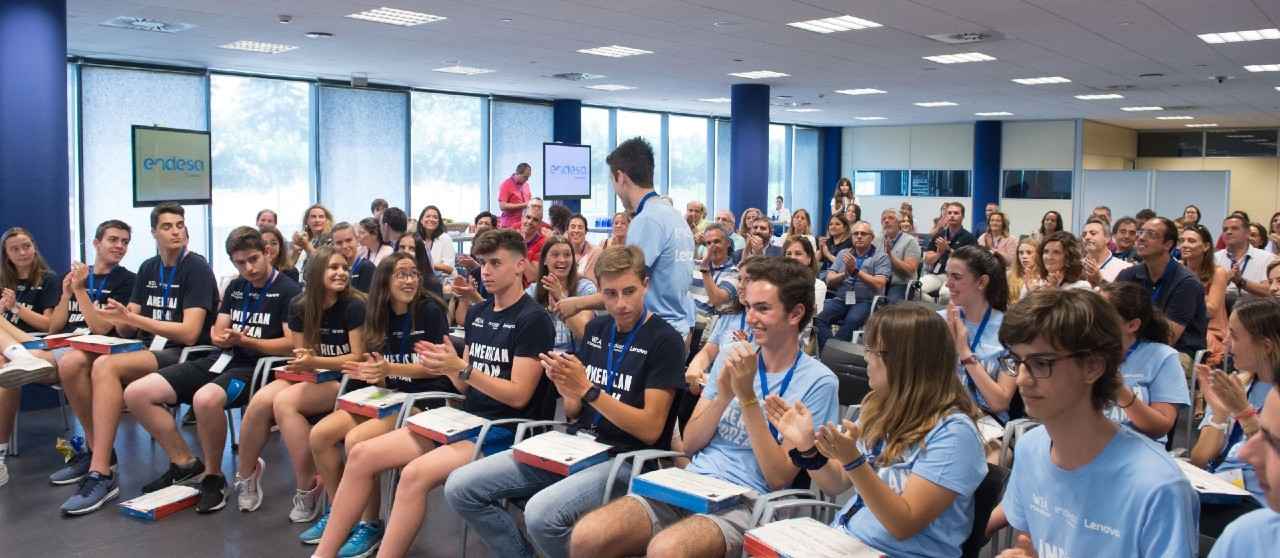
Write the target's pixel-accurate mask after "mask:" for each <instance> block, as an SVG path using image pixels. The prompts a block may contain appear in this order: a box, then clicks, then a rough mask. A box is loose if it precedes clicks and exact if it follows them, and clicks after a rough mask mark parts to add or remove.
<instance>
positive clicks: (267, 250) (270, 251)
mask: <svg viewBox="0 0 1280 558" xmlns="http://www.w3.org/2000/svg"><path fill="white" fill-rule="evenodd" d="M258 232H259V233H261V234H262V245H263V251H262V253H263V255H264V256H266V257H267V260H268V261H270V262H271V267H274V268H275V269H277V270H279V271H280V273H282V274H284V275H285V276H286V277H288V278H290V279H293V280H294V282H298V278H299V277H300V276H299V275H298V268H297V267H296V266H294V265H293V257H292V256H293V255H292V254H291V253H289V243H287V242H285V240H284V235H283V234H280V229H277V228H275V227H273V226H271V225H262V226H260V227H258Z"/></svg>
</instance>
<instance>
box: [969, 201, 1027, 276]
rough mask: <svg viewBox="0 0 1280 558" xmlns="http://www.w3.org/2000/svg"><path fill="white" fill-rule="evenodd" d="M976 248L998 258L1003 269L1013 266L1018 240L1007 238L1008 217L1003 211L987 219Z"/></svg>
mask: <svg viewBox="0 0 1280 558" xmlns="http://www.w3.org/2000/svg"><path fill="white" fill-rule="evenodd" d="M978 246H981V247H983V248H986V249H987V250H990V251H991V252H992V253H993V254H995V255H996V256H999V257H1000V260H1001V261H1002V262H1004V265H1005V267H1009V266H1011V265H1013V263H1014V260H1016V259H1017V258H1018V254H1017V251H1018V240H1017V239H1016V238H1014V237H1012V236H1009V217H1008V216H1007V215H1005V214H1004V212H1003V211H997V212H995V213H992V214H991V216H990V217H987V230H986V232H984V233H982V236H980V237H978Z"/></svg>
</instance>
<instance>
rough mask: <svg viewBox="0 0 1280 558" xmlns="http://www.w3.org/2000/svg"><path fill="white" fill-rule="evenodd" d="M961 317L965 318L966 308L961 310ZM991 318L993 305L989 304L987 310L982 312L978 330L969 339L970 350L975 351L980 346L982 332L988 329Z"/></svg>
mask: <svg viewBox="0 0 1280 558" xmlns="http://www.w3.org/2000/svg"><path fill="white" fill-rule="evenodd" d="M960 319H962V320H963V319H964V310H961V311H960ZM990 320H991V307H990V306H987V311H986V312H983V313H982V321H981V322H980V323H978V331H976V332H974V334H973V339H970V340H969V352H971V353H972V352H973V351H974V350H975V349H977V348H978V343H979V342H980V341H982V333H983V332H984V331H986V330H987V322H988V321H990Z"/></svg>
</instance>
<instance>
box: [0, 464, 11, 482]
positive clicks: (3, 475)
mask: <svg viewBox="0 0 1280 558" xmlns="http://www.w3.org/2000/svg"><path fill="white" fill-rule="evenodd" d="M7 482H9V466H8V465H5V463H4V461H0V486H4V485H5V483H7Z"/></svg>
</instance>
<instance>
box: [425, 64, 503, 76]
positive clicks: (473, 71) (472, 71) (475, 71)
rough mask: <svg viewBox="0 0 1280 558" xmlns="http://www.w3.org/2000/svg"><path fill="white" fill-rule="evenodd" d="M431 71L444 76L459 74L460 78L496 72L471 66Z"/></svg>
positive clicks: (457, 65)
mask: <svg viewBox="0 0 1280 558" xmlns="http://www.w3.org/2000/svg"><path fill="white" fill-rule="evenodd" d="M431 71H433V72H440V73H443V74H458V75H460V76H478V75H480V74H492V73H493V72H494V71H495V70H490V69H488V68H472V67H471V66H463V65H460V64H454V65H452V66H445V67H443V68H435V69H433V70H431Z"/></svg>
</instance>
